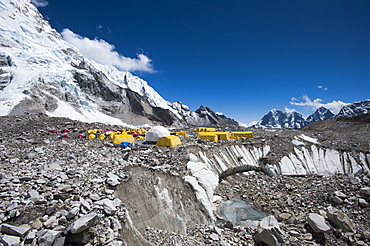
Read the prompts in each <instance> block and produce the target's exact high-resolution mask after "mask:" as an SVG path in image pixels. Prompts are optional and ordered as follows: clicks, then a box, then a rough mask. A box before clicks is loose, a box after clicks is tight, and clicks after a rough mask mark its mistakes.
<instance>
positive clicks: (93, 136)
mask: <svg viewBox="0 0 370 246" xmlns="http://www.w3.org/2000/svg"><path fill="white" fill-rule="evenodd" d="M87 138H88V139H94V138H96V136H95V134H89V135H88V136H87Z"/></svg>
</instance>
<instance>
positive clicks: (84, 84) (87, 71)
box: [74, 61, 122, 102]
mask: <svg viewBox="0 0 370 246" xmlns="http://www.w3.org/2000/svg"><path fill="white" fill-rule="evenodd" d="M78 68H80V69H81V70H82V71H81V70H80V71H76V73H75V74H74V79H75V80H76V82H77V83H78V84H79V85H80V88H81V90H82V91H83V92H85V93H86V94H89V95H93V96H97V97H101V98H102V99H103V100H104V101H107V102H112V101H116V102H119V101H122V96H121V94H120V93H119V92H120V88H119V87H118V86H113V85H112V83H111V82H110V80H109V79H108V78H107V77H106V76H105V75H104V74H103V73H102V72H100V71H98V70H96V69H95V68H93V67H92V66H89V65H88V64H87V63H86V62H85V61H82V62H81V63H80V65H79V66H78ZM109 84H110V85H111V86H110V87H108V85H109ZM112 89H114V90H115V91H113V90H112Z"/></svg>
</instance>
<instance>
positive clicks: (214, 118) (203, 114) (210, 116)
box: [195, 106, 239, 126]
mask: <svg viewBox="0 0 370 246" xmlns="http://www.w3.org/2000/svg"><path fill="white" fill-rule="evenodd" d="M195 113H197V114H198V117H199V118H200V119H202V121H204V122H206V123H207V125H216V124H230V125H236V126H237V125H239V124H238V122H236V121H235V120H233V119H230V118H227V117H226V116H224V115H222V114H216V113H215V112H214V111H213V110H212V109H210V108H209V107H204V106H200V107H199V108H198V109H197V110H196V111H195Z"/></svg>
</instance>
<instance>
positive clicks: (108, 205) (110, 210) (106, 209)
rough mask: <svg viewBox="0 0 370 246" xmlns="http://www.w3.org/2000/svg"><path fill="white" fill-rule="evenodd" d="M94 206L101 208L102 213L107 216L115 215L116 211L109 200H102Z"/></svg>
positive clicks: (112, 202)
mask: <svg viewBox="0 0 370 246" xmlns="http://www.w3.org/2000/svg"><path fill="white" fill-rule="evenodd" d="M95 204H97V205H100V206H102V207H103V210H104V212H105V213H106V214H107V215H113V214H115V213H116V211H117V209H116V206H115V204H114V201H112V200H109V199H103V200H100V201H98V202H95Z"/></svg>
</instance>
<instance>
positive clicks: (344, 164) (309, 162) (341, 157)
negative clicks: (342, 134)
mask: <svg viewBox="0 0 370 246" xmlns="http://www.w3.org/2000/svg"><path fill="white" fill-rule="evenodd" d="M358 160H360V163H358V162H357V160H356V158H355V157H353V156H352V154H351V153H346V152H343V153H341V152H339V151H338V150H334V149H325V148H317V147H316V145H312V146H311V147H310V149H308V148H305V147H301V148H297V147H295V148H294V152H293V153H290V154H289V155H288V156H284V157H282V158H281V160H280V162H279V164H278V166H279V169H280V174H282V175H306V174H308V173H313V174H320V175H323V176H332V175H335V174H351V173H353V174H356V173H360V172H362V170H363V169H366V168H368V167H367V160H366V155H365V154H364V153H361V152H360V153H358Z"/></svg>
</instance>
